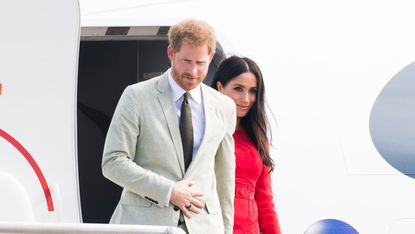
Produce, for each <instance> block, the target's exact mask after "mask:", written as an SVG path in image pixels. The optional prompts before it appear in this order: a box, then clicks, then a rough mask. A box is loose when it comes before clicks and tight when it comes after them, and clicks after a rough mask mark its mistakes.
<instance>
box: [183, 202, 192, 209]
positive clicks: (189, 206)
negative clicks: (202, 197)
mask: <svg viewBox="0 0 415 234" xmlns="http://www.w3.org/2000/svg"><path fill="white" fill-rule="evenodd" d="M185 207H186V209H188V210H190V209H192V207H193V204H192V203H190V204H189V205H188V206H185Z"/></svg>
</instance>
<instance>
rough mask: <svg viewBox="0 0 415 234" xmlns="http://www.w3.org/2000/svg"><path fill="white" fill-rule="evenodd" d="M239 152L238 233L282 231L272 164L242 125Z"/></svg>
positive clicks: (237, 143)
mask: <svg viewBox="0 0 415 234" xmlns="http://www.w3.org/2000/svg"><path fill="white" fill-rule="evenodd" d="M233 138H234V139H235V155H236V178H235V181H236V186H235V218H234V226H233V233H234V234H242V233H243V234H248V233H255V234H258V233H260V231H261V232H262V233H263V234H280V233H281V231H280V226H279V222H278V217H277V213H276V212H275V208H274V202H273V200H272V199H273V198H272V190H271V178H270V174H269V167H267V166H266V165H264V164H263V162H262V159H261V156H260V155H259V153H258V150H257V148H256V147H255V145H254V144H253V143H252V142H251V140H250V139H249V138H248V135H246V132H245V130H243V129H242V128H240V129H239V130H236V131H235V133H234V134H233Z"/></svg>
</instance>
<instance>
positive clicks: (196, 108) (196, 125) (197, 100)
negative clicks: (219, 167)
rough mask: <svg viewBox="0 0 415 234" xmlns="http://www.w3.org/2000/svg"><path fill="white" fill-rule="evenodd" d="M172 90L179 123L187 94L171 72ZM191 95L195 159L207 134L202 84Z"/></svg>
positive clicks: (169, 75)
mask: <svg viewBox="0 0 415 234" xmlns="http://www.w3.org/2000/svg"><path fill="white" fill-rule="evenodd" d="M168 77H169V83H170V88H171V90H172V95H173V101H174V104H175V106H176V114H177V121H180V109H181V107H182V102H183V94H184V93H185V92H186V91H185V90H184V89H182V87H180V86H179V85H178V84H177V83H176V81H175V80H174V79H173V77H172V75H171V72H169V73H168ZM189 93H190V99H189V103H190V108H191V109H192V124H193V155H192V156H193V159H194V157H195V156H196V154H197V151H198V150H199V147H200V143H201V142H202V139H203V135H204V134H205V112H204V108H203V98H202V90H201V87H200V84H199V85H198V86H196V87H195V88H194V89H192V90H190V91H189Z"/></svg>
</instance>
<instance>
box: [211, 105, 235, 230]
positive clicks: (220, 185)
mask: <svg viewBox="0 0 415 234" xmlns="http://www.w3.org/2000/svg"><path fill="white" fill-rule="evenodd" d="M228 106H229V109H228V110H229V111H228V112H226V116H224V119H225V120H227V122H226V123H227V125H226V126H227V129H225V131H226V134H225V137H224V138H223V140H222V142H221V143H220V145H219V148H218V150H217V153H216V159H215V174H216V182H217V185H216V189H217V191H218V196H219V200H220V206H221V209H222V219H223V223H224V230H225V234H232V232H233V217H234V195H235V146H234V140H233V133H234V131H235V126H236V110H235V106H234V104H233V101H232V100H230V99H229V105H228Z"/></svg>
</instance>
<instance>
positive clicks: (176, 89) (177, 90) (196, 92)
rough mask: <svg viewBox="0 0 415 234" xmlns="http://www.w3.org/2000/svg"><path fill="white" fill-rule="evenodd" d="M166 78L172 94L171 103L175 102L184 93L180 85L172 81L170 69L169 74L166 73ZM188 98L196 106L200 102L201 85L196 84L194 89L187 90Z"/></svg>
mask: <svg viewBox="0 0 415 234" xmlns="http://www.w3.org/2000/svg"><path fill="white" fill-rule="evenodd" d="M167 77H168V80H169V84H170V88H171V91H172V94H173V101H174V102H176V101H177V100H179V99H180V98H181V97H182V96H183V94H184V93H185V92H186V91H185V90H184V89H183V88H182V87H180V85H178V84H177V83H176V81H175V80H174V79H173V76H172V74H171V69H170V70H169V72H167ZM189 93H190V97H191V98H192V99H193V100H194V101H195V102H196V103H198V104H200V103H201V102H202V89H201V85H200V84H198V85H197V86H196V87H195V88H194V89H192V90H189Z"/></svg>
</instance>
